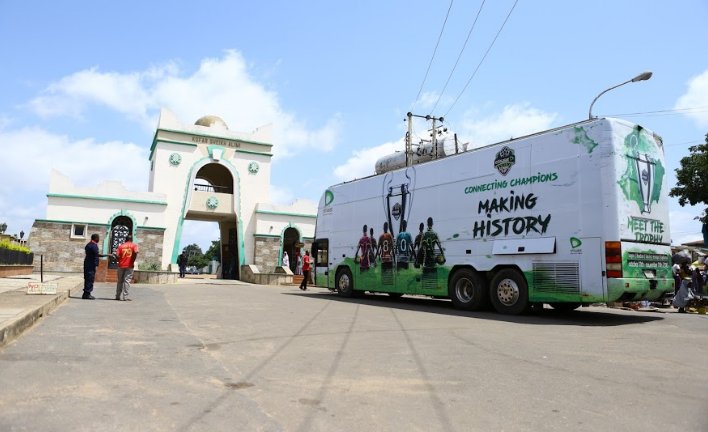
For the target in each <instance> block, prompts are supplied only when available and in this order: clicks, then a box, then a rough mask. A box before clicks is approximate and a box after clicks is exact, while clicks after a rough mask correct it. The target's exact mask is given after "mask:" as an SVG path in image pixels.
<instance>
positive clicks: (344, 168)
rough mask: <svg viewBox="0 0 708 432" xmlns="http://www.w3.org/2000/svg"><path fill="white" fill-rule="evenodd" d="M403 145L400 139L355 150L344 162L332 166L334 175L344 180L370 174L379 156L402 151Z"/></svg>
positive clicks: (372, 172)
mask: <svg viewBox="0 0 708 432" xmlns="http://www.w3.org/2000/svg"><path fill="white" fill-rule="evenodd" d="M404 147H405V145H404V142H403V140H402V139H401V140H398V141H394V142H387V143H385V144H381V145H379V146H376V147H370V148H366V149H362V150H357V151H355V152H354V154H353V155H352V156H351V157H350V158H349V159H347V161H346V162H345V163H344V164H342V165H339V166H337V167H335V168H334V176H335V177H336V178H338V179H339V180H341V181H346V180H352V179H355V178H361V177H366V176H369V175H372V174H374V165H375V164H376V161H377V160H378V159H379V158H380V157H382V156H386V155H388V154H391V153H394V152H395V151H402V150H403V149H404Z"/></svg>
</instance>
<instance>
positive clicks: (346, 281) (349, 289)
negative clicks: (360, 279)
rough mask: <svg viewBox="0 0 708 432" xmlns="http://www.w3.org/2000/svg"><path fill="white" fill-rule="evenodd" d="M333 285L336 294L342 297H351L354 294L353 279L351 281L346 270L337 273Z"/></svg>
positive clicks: (350, 274) (349, 272)
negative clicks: (335, 287)
mask: <svg viewBox="0 0 708 432" xmlns="http://www.w3.org/2000/svg"><path fill="white" fill-rule="evenodd" d="M335 283H336V284H337V292H338V293H339V295H341V296H342V297H351V296H352V295H353V294H354V279H352V272H351V271H349V269H348V268H343V269H340V270H338V271H337V277H336V281H335Z"/></svg>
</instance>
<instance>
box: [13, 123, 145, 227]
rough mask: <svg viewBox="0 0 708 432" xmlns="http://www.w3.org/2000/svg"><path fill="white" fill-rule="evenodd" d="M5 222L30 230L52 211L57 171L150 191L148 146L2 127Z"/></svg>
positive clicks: (87, 181) (90, 182) (88, 181)
mask: <svg viewBox="0 0 708 432" xmlns="http://www.w3.org/2000/svg"><path fill="white" fill-rule="evenodd" d="M0 147H2V149H3V160H4V161H5V163H4V164H3V168H2V170H0V220H1V221H7V222H8V225H11V226H10V227H9V228H8V229H10V230H13V229H14V228H13V227H12V225H16V226H17V229H16V231H19V230H20V229H24V230H25V231H26V232H28V231H29V228H30V227H31V226H32V222H33V221H34V219H37V218H39V219H41V218H43V217H44V216H45V214H46V202H47V201H46V194H47V192H48V191H49V175H50V172H51V169H52V168H54V169H57V170H59V171H61V172H62V173H63V174H65V175H66V176H68V177H69V178H70V179H71V180H72V182H73V183H74V184H76V185H86V186H94V185H97V184H98V183H100V182H101V181H103V180H108V179H115V180H119V181H121V182H122V183H123V185H124V186H126V188H128V189H129V190H138V191H144V190H147V175H148V172H149V165H148V160H147V157H148V153H147V150H146V149H144V148H141V147H139V146H137V145H135V144H132V143H124V142H120V141H111V142H104V143H98V142H95V141H94V140H91V139H84V140H71V139H70V138H68V137H67V136H64V135H55V134H52V133H50V132H47V131H45V130H43V129H40V128H24V129H18V130H11V131H5V130H2V129H0Z"/></svg>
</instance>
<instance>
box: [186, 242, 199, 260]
mask: <svg viewBox="0 0 708 432" xmlns="http://www.w3.org/2000/svg"><path fill="white" fill-rule="evenodd" d="M182 252H184V254H185V255H186V256H187V258H189V257H190V256H192V255H203V252H202V248H200V247H199V245H198V244H195V243H192V244H191V245H187V246H185V247H184V249H182Z"/></svg>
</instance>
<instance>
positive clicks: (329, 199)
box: [324, 189, 334, 207]
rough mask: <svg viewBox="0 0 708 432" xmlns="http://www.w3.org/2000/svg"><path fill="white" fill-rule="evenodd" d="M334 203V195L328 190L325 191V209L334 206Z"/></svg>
mask: <svg viewBox="0 0 708 432" xmlns="http://www.w3.org/2000/svg"><path fill="white" fill-rule="evenodd" d="M332 201H334V194H333V193H332V191H331V190H329V189H328V190H326V191H325V203H324V204H325V207H326V206H328V205H330V204H332Z"/></svg>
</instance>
